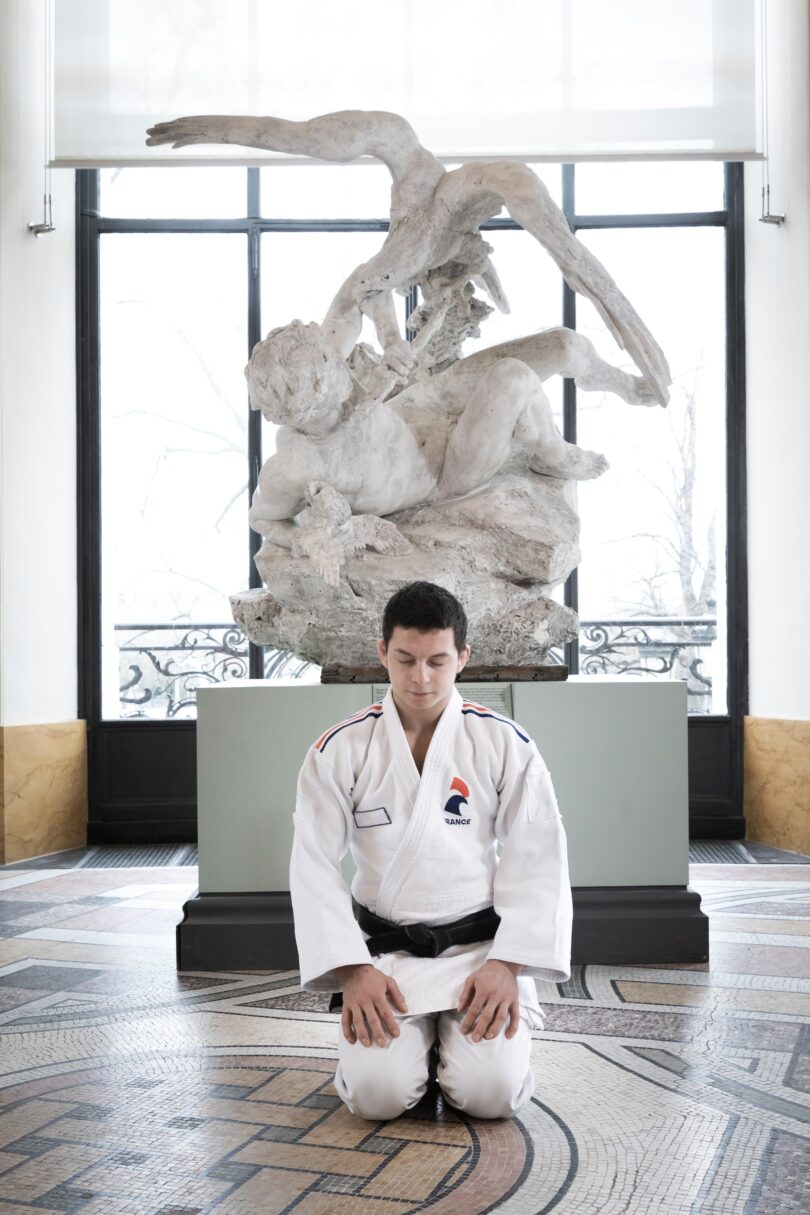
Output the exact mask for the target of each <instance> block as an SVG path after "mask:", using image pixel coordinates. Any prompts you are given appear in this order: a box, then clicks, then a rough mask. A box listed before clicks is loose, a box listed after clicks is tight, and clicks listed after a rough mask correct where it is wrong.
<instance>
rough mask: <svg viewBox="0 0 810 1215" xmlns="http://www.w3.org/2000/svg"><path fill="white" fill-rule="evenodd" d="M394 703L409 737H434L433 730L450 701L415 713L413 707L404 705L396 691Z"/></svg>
mask: <svg viewBox="0 0 810 1215" xmlns="http://www.w3.org/2000/svg"><path fill="white" fill-rule="evenodd" d="M391 695H392V697H393V700H394V705H395V706H396V710H397V713H398V714H399V720H400V721H401V722H402V728H403V730H404V731H405V733H406V735H407V736H408V738H409V739H417V738H418V739H420V740H424V739H428V740H430V739H431V738H432V737H433V732H434V730H435V729H436V726H437V725H438V724H439V718H440V717H441V715H442V713H443V712H444V710H445V708H446V707H447V704H448V701H445V702H444V704H442V705H438V706H437V707H436V708H435V709H431V710H430V711H429V712H425V713H415V712H414V711H413V709H409V708H408V707H407V706H403V705H401V704H400V703H399V701H398V700H397V698H396V693H394V692H392V694H391ZM448 699H449V698H448Z"/></svg>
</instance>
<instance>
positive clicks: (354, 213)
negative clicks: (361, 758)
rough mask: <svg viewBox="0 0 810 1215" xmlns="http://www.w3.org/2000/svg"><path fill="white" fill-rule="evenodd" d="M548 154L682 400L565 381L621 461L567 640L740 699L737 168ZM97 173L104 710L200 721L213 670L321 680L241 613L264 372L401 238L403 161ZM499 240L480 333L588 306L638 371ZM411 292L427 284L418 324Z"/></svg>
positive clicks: (576, 221) (88, 231)
mask: <svg viewBox="0 0 810 1215" xmlns="http://www.w3.org/2000/svg"><path fill="white" fill-rule="evenodd" d="M539 172H540V176H542V177H543V179H544V180H545V182H546V184H547V185H548V186H549V188H550V189H551V191H552V193H553V195H554V196H555V197H556V198H557V200H558V202H560V203H561V205H562V206H563V208H564V210H565V212H566V215H567V217H568V219H569V223H570V224H571V226H572V227H573V228H574V229H575V230H576V231H577V233H578V235H579V237H580V239H581V240H582V241H583V242H584V243H585V244H587V245H588V247H589V248H591V249H592V251H593V252H594V253H595V254H596V256H597V257H598V258H599V259H600V260H601V261H602V262H604V264H605V266H606V267H607V268H608V270H609V271H610V273H611V274H612V275H613V277H614V278H615V279H616V281H617V282H618V284H619V286H620V287H621V288H622V290H623V291H624V292H625V294H626V295H627V296H628V297H629V299H630V300H631V301H632V302H633V304H634V305H635V306H636V308H637V309H638V311H639V313H640V314H641V316H642V317H643V319H644V320H645V321H646V322H647V323H648V325H649V327H650V328H651V330H652V331H653V333H654V335H655V336H656V338H657V339H658V340H659V342H660V344H661V345H662V347H663V349H664V351H665V352H666V354H667V356H668V358H669V361H670V365H671V368H672V373H673V389H672V399H671V402H670V405H669V407H668V409H667V410H661V409H660V408H657V407H653V408H643V407H636V406H631V405H627V404H625V403H624V402H622V401H620V400H619V399H618V398H617V397H614V396H610V395H607V394H603V393H593V392H582V391H578V390H576V389H575V387H574V385H573V384H572V383H571V382H568V381H566V382H563V381H560V380H557V381H556V382H555V381H553V382H552V383H551V384H549V385H548V392H549V396H550V398H551V401H552V406H553V408H554V411H555V416H556V418H557V421H558V425H559V427H560V430H561V431H562V432H563V433H564V434H565V436H566V437H567V438H570V439H575V440H576V441H577V442H578V443H579V444H580V445H581V446H584V447H587V448H592V449H595V450H598V451H600V452H602V453H604V454H605V455H606V456H607V458H608V460H609V462H610V469H609V471H608V472H607V473H606V474H605V475H604V476H602V477H601V478H599V479H597V480H596V481H592V482H584V483H581V484H580V486H579V491H578V496H579V509H580V514H581V519H582V561H581V564H580V566H579V569H578V571H577V572H576V573H575V575H573V576H572V577H571V578H570V579H569V581H568V583H567V584H566V585H565V587H559V588H557V590H556V592H555V594H556V597H558V598H559V599H563V598H564V599H565V601H566V602H568V603H570V604H571V605H572V606H574V607H576V608H577V610H578V612H579V615H580V621H581V632H580V637H579V641H578V643H575V644H573V645H571V646H568V647H566V650H565V653H563V652H562V651H560V652H559V653H557V654H555V657H556V658H557V659H558V660H564V661H567V662H568V663H569V666H570V667H571V670H572V672H573V673H577V672H581V673H583V674H593V675H600V674H604V675H616V674H618V675H627V676H632V677H635V678H640V679H673V678H675V679H686V680H687V681H688V686H689V708H690V713H692V714H693V715H723V714H725V713H726V712H727V710H728V707H729V699H728V686H729V685H728V675H727V655H728V653H729V644H730V642H729V633H728V611H727V604H728V602H729V597H730V596H731V597H732V598H733V596H734V594H735V588H734V587H733V586H732V587H730V586H729V580H728V568H727V559H726V556H727V518H728V514H729V496H728V491H727V484H726V468H727V463H728V458H727V442H726V430H727V416H728V410H729V409H731V410H732V411H733V409H734V408H735V402H734V400H733V399H732V398H730V397H729V378H728V375H727V371H728V366H729V350H728V341H729V332H730V330H729V320H730V318H729V317H727V299H728V298H729V290H730V288H729V282H730V276H731V275H733V273H734V266H733V265H732V264H731V263H730V259H729V253H728V251H729V239H728V225H729V215H730V206H729V198H728V191H729V190H730V189H731V188H733V187H734V181H735V177H734V174H733V172H732V171H731V170H729V169H727V170H726V172H725V173H724V170H723V167H722V166H721V165H717V164H712V163H679V164H673V165H588V166H580V167H577V168H576V169H574V168H573V167H572V166H565V167H562V166H556V167H555V166H541V167H540V170H539ZM81 176H82V178H83V184H82V187H81V189H82V197H83V199H84V212H85V217H84V224H85V226H84V228H83V233H84V236H83V239H84V241H85V242H86V243H87V245H88V246H89V247H87V248H85V249H84V253H83V257H84V259H85V263H86V267H89V270H88V271H87V273H86V275H85V286H86V289H87V290H88V291H89V292H90V299H91V302H90V303H89V304H88V305H87V310H86V316H85V327H84V330H85V331H84V333H83V341H85V342H88V341H89V342H91V343H95V344H96V349H97V353H98V363H97V381H96V384H95V388H94V390H93V392H91V394H90V395H91V397H93V400H92V402H91V404H90V406H89V407H90V408H91V409H95V410H96V412H97V419H98V426H99V437H100V465H99V467H100V474H99V492H98V497H97V500H96V503H95V506H94V505H93V503H92V502H91V503H90V509H91V513H92V512H93V510H97V511H98V516H97V521H98V523H99V524H100V545H99V550H98V567H97V568H98V581H97V584H96V586H97V590H98V593H99V595H100V603H101V606H100V614H99V616H98V620H99V627H98V631H97V636H93V635H91V634H92V630H91V631H90V632H87V631H86V632H85V640H86V646H85V668H86V675H85V678H86V681H88V682H89V683H91V684H94V685H95V686H96V688H97V693H96V695H95V696H94V697H93V698H92V699H93V700H94V703H95V704H96V705H97V706H98V711H99V715H100V717H101V718H104V719H107V720H110V721H116V720H121V719H128V718H133V719H140V720H152V721H155V720H162V721H165V720H166V719H172V720H175V721H176V720H182V719H184V718H190V717H193V714H194V693H195V690H196V688H197V687H199V686H201V685H204V684H206V683H211V682H217V681H221V680H227V679H233V678H245V677H249V676H253V677H257V676H261V675H264V676H266V677H271V678H272V677H283V678H297V679H305V680H316V679H317V678H318V674H319V673H318V670H317V668H315V667H314V666H312V665H311V664H308V663H306V662H305V661H303V660H302V659H301V658H300V657H298V656H295V655H287V654H283V653H278V652H274V651H271V650H266V651H265V652H264V653H259V652H258V651H257V650H256V649H255V647H252V646H249V645H248V644H247V642H246V640H245V638H244V637H243V636H242V635H241V634H240V633H239V631H238V629H237V628H236V627H235V625H234V624H233V621H232V619H231V613H230V608H229V602H228V595H229V594H231V593H234V592H236V591H240V590H243V589H245V588H246V587H247V586H248V585H254V586H255V585H257V576H256V573H255V569H254V567H253V554H254V553H255V551H256V548H257V545H258V537H254V536H252V534H251V533H250V532H249V529H248V527H247V510H248V502H249V494H250V492H251V490H252V488H253V486H254V485H255V479H256V474H257V470H258V467H259V466H260V463H261V460H263V459H266V458H267V456H268V455H269V454H271V452H272V450H273V445H274V428H273V427H272V426H270V425H268V424H266V423H262V422H261V419H260V418H259V416H258V415H256V414H254V415H252V416H251V414H250V411H249V408H248V401H247V393H246V387H245V381H244V377H243V375H242V369H243V367H244V365H245V362H246V361H247V357H248V354H249V351H250V349H251V347H252V345H253V344H254V343H255V342H256V341H258V340H259V338H260V337H261V336H263V335H264V334H265V333H266V332H267V331H268V330H269V329H270V328H272V327H273V326H275V325H280V324H283V323H285V322H286V321H288V320H290V319H292V318H293V317H300V318H301V319H302V320H305V321H306V320H311V319H320V318H321V317H322V315H323V313H324V312H325V311H326V308H327V307H328V304H329V302H330V300H331V298H332V296H333V295H334V292H335V290H336V288H337V286H338V285H339V284H340V282H341V281H342V279H343V278H344V277H345V276H346V274H348V272H349V271H350V270H351V269H352V268H353V267H354V266H355V265H357V264H358V263H359V262H362V261H364V260H366V259H367V258H368V257H369V256H370V255H371V254H372V253H373V252H374V251H375V250H376V249H377V248H378V247H379V245H380V243H381V241H382V239H383V233H384V230H385V227H386V217H387V208H388V185H389V180H388V174H387V171H386V170H385V169H384V168H382V167H380V166H367V165H362V166H345V167H337V166H335V167H330V166H311V165H303V166H299V167H294V166H289V165H282V166H278V167H271V168H266V169H262V170H258V169H251V170H246V169H239V168H218V169H194V168H172V169H162V170H161V169H150V170H138V169H124V170H102V171H101V172H99V173H98V174H97V175H96V174H93V173H83V174H82V175H81ZM736 188H738V189H739V183H738V185H737V187H736ZM486 239H487V240H488V241H489V243H490V244H491V245H492V246H493V249H494V261H495V264H496V266H497V267H498V270H499V273H500V277H501V280H502V282H503V284H504V287H505V289H506V293H507V295H508V297H509V299H510V303H511V312H510V314H509V315H500V314H495V315H494V316H493V317H492V318H491V319H490V320H489V321H488V322H486V323H485V324H484V326H483V328H482V336H481V338H480V339H479V340H478V341H472V342H470V343H469V344H468V350H472V349H475V348H476V347H477V346H479V345H490V344H492V343H493V342H496V341H503V340H507V339H510V338H513V337H519V336H523V335H525V334H527V333H530V332H533V331H535V330H538V329H543V328H548V327H551V326H554V325H559V324H563V323H565V324H568V325H569V326H571V327H575V328H577V329H578V330H580V331H581V332H583V333H584V334H586V335H587V336H588V337H589V338H590V339H591V340H592V341H593V343H594V344H595V346H596V348H597V350H598V351H599V353H600V354H602V355H603V357H605V358H606V359H607V360H608V361H610V362H612V363H614V364H616V365H617V366H620V367H622V368H623V369H625V370H628V371H631V372H633V371H634V370H635V369H634V368H633V365H632V363H631V362H630V360H629V359H628V358H627V356H626V355H625V354H624V352H623V351H621V350H619V349H618V348H617V347H616V344H615V342H614V340H613V339H612V337H611V336H610V335H609V334H608V333H607V331H606V330H605V327H604V325H603V323H602V321H601V320H600V318H599V317H598V315H597V313H596V311H595V309H594V308H593V307H592V305H590V304H589V303H587V301H584V300H583V299H582V297H574V295H573V293H572V292H570V291H569V290H568V289H567V288H564V287H563V284H562V280H561V277H560V275H559V273H558V271H557V269H556V267H555V266H554V264H553V262H552V261H551V259H550V258H549V257H548V255H547V254H545V253H544V252H543V250H542V249H541V248H540V247H539V246H538V245H537V243H536V242H535V241H533V240H532V239H531V238H530V237H528V236H527V235H526V233H524V232H523V231H521V230H520V229H519V228H517V226H516V225H514V224H513V223H512V222H511V221H509V220H503V219H497V220H493V221H492V223H491V224H490V225H488V227H487V231H486ZM88 276H89V277H88ZM93 276H95V282H96V283H97V308H96V307H95V305H93V303H92V282H90V281H89V280H90V279H92V278H93ZM412 302H413V301H411V303H412ZM405 310H406V301H404V300H403V301H401V316H402V320H403V321H404V319H405ZM363 339H364V340H368V341H373V340H374V339H373V334H372V333H371V332H370V331H369V332H364V334H363ZM732 340H736V338H735V336H734V333H732ZM86 388H87V386H86V385H85V389H86ZM732 388H733V386H732ZM85 408H88V406H87V404H85ZM733 508H734V504H733V503H732V509H733ZM92 564H93V562H92V561H91V562H90V565H91V566H92ZM91 582H92V579H91Z"/></svg>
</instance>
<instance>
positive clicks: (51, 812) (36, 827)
mask: <svg viewBox="0 0 810 1215" xmlns="http://www.w3.org/2000/svg"><path fill="white" fill-rule="evenodd" d="M86 844H87V730H86V726H85V723H84V722H83V721H64V722H56V723H54V724H47V725H34V726H3V727H0V863H2V864H11V862H12V861H24V860H28V859H29V857H33V856H44V855H45V854H46V853H49V852H60V851H61V850H62V849H64V848H83V847H84V846H85V845H86Z"/></svg>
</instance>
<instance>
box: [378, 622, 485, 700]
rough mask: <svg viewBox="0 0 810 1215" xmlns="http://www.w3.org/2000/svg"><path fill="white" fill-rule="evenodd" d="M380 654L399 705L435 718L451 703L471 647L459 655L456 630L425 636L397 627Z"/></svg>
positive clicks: (431, 632)
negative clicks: (386, 646)
mask: <svg viewBox="0 0 810 1215" xmlns="http://www.w3.org/2000/svg"><path fill="white" fill-rule="evenodd" d="M377 653H378V654H379V656H380V661H381V662H382V664H383V666H384V667H386V668H387V670H388V676H389V678H390V680H391V688H392V690H393V693H394V700H395V701H396V702H397V704H398V705H401V706H402V708H404V709H406V710H408V711H409V712H411V713H414V714H420V713H424V714H426V715H429V716H430V717H435V716H436V713H437V712H441V710H442V709H443V708H444V706H445V705H446V704H447V702H448V700H449V699H450V694H451V693H452V691H453V684H454V683H455V679H456V675H457V674H458V673H459V671H460V670H461V669H462V668H463V666H464V664H465V663H466V661H467V659H468V658H469V656H470V647H469V646H465V647H464V649H463V650H462V651H461V652H460V653H459V651H458V650H457V649H456V639H455V635H454V633H453V630H452V629H431V630H430V631H429V632H426V633H423V632H421V631H420V630H419V629H405V628H402V627H401V625H395V626H394V631H393V633H392V634H391V640H390V641H389V642H388V649H387V650H386V648H385V646H384V645H383V643H382V642H381V641H378V642H377Z"/></svg>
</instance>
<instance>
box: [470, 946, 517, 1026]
mask: <svg viewBox="0 0 810 1215" xmlns="http://www.w3.org/2000/svg"><path fill="white" fill-rule="evenodd" d="M519 971H520V966H519V965H518V964H517V963H515V962H501V961H499V960H496V959H494V958H493V959H492V961H490V962H485V963H484V965H483V966H481V967H480V968H479V969H478V970H476V971H473V973H472V974H471V975H470V977H469V978H468V979H467V981H466V983H465V984H464V986H463V988H462V989H461V998H460V1000H459V1002H458V1011H459V1012H460V1013H461V1012H464V1010H465V1008H466V1010H467V1015H466V1016H465V1018H464V1020H463V1021H462V1022H461V1032H462V1033H463V1034H467V1033H469V1032H470V1030H472V1040H473V1042H480V1041H481V1039H482V1038H494V1037H495V1036H496V1035H497V1034H499V1033H500V1032H501V1030H502V1029H503V1028H504V1026H505V1025H506V1023H507V1020H508V1022H509V1024H508V1025H506V1037H507V1038H514V1036H515V1034H516V1033H517V1031H518V1019H519V1017H520V1004H519V1002H518V987H517V979H516V978H515V975H516V974H517V973H518V972H519Z"/></svg>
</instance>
